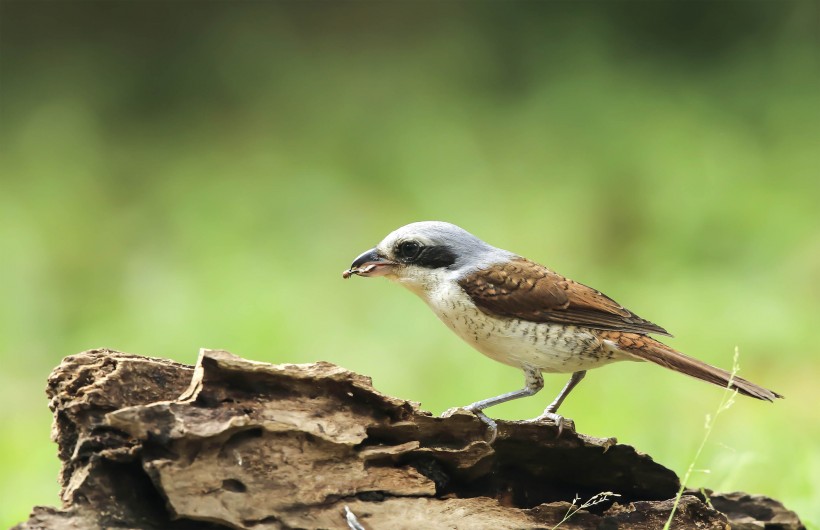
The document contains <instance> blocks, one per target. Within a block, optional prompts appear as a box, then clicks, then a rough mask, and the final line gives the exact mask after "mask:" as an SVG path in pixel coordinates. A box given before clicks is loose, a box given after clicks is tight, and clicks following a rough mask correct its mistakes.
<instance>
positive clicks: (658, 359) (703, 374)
mask: <svg viewBox="0 0 820 530" xmlns="http://www.w3.org/2000/svg"><path fill="white" fill-rule="evenodd" d="M605 338H606V339H609V340H612V341H613V342H615V343H616V344H617V345H618V347H619V349H621V350H622V351H625V352H627V353H629V354H631V355H634V356H635V357H637V358H639V359H641V360H644V361H650V362H653V363H655V364H658V365H660V366H663V367H665V368H669V369H671V370H674V371H676V372H680V373H682V374H686V375H689V376H692V377H695V378H697V379H700V380H702V381H707V382H709V383H712V384H714V385H717V386H722V387H724V388H726V387H727V386H730V381H731V388H732V389H734V390H737V391H738V392H739V393H741V394H743V395H744V396H749V397H753V398H757V399H762V400H765V401H774V400H775V399H777V398H782V397H783V396H781V395H780V394H778V393H777V392H773V391H771V390H768V389H766V388H763V387H762V386H758V385H756V384H754V383H752V382H751V381H747V380H745V379H743V378H742V377H738V376H734V377H732V374H731V373H729V372H727V371H726V370H723V369H721V368H716V367H714V366H712V365H709V364H706V363H705V362H703V361H699V360H697V359H694V358H692V357H689V356H688V355H684V354H682V353H680V352H678V351H675V350H673V349H672V348H670V347H669V346H667V345H665V344H663V343H662V342H659V341H657V340H655V339H652V338H650V337H647V336H646V335H639V334H637V333H623V332H608V333H607V336H606V337H605Z"/></svg>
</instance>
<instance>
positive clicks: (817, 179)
mask: <svg viewBox="0 0 820 530" xmlns="http://www.w3.org/2000/svg"><path fill="white" fill-rule="evenodd" d="M819 15H820V13H819V11H818V4H817V3H816V2H809V1H805V2H725V3H722V2H711V3H678V2H675V3H654V2H608V3H594V2H584V3H582V4H581V5H578V4H576V3H572V2H562V3H527V2H493V3H483V2H469V3H468V2H441V3H433V2H387V3H376V2H345V3H336V2H287V3H285V2H277V3H274V2H201V3H197V2H93V1H85V2H65V1H63V2H44V1H36V2H24V1H9V0H3V2H2V4H0V25H1V27H0V30H1V31H0V98H1V99H0V103H1V104H2V107H1V109H0V110H1V111H2V114H0V124H1V126H0V127H1V129H2V131H1V132H0V134H1V135H2V136H0V138H1V139H2V146H1V147H0V149H1V151H0V155H1V156H2V182H1V184H2V187H0V254H1V255H2V257H0V289H1V291H0V356H2V359H1V361H2V365H0V403H2V405H0V425H2V434H0V499H2V501H1V502H2V509H1V510H0V514H1V515H0V526H9V525H11V524H13V523H16V522H18V521H20V520H22V519H24V518H25V517H26V516H27V513H28V510H29V508H30V507H31V506H32V505H34V504H51V505H54V504H55V503H57V502H58V498H57V492H58V486H57V482H56V475H57V470H58V460H57V457H56V448H55V446H54V445H53V444H52V443H51V442H50V441H49V431H50V421H51V416H50V413H49V411H48V409H47V403H46V399H45V395H44V392H43V389H44V387H45V380H46V377H47V375H48V373H49V371H50V370H51V368H52V367H54V366H55V365H57V364H58V363H59V362H60V359H61V358H62V357H63V356H65V355H69V354H72V353H75V352H78V351H81V350H85V349H89V348H92V347H99V346H107V347H111V348H115V349H120V350H123V351H127V352H132V353H139V354H144V355H152V356H162V357H170V358H173V359H176V360H178V361H183V362H188V363H193V362H194V360H195V358H196V354H197V349H198V348H200V347H211V348H224V349H227V350H230V351H232V352H234V353H236V354H239V355H242V356H246V357H250V358H253V359H258V360H262V361H270V362H276V363H279V362H310V361H316V360H320V359H321V360H327V361H332V362H335V363H338V364H341V365H343V366H345V367H347V368H350V369H353V370H356V371H359V372H361V373H365V374H368V375H370V376H372V377H373V380H374V384H375V386H376V387H377V388H378V389H380V390H382V391H384V392H387V393H390V394H394V395H397V396H400V397H402V398H406V399H409V400H414V401H420V402H421V403H422V404H423V406H424V407H425V408H427V409H429V410H431V411H433V412H434V413H440V412H442V411H443V410H445V409H447V408H449V407H451V406H455V405H464V404H467V403H470V402H472V401H474V400H477V399H480V398H485V397H488V396H491V395H496V394H499V393H501V392H505V391H508V390H513V389H516V388H519V387H520V386H521V384H522V376H521V374H520V373H518V372H517V371H516V370H514V369H512V368H508V367H505V366H502V365H499V364H496V363H494V362H493V361H490V360H489V359H486V358H484V357H482V356H481V355H480V354H478V353H476V352H474V351H472V350H471V349H470V348H469V347H468V346H467V345H465V344H462V343H461V342H460V341H459V339H457V338H456V337H455V336H454V335H452V334H451V333H450V332H449V331H448V330H447V329H446V328H445V327H444V326H442V325H441V324H440V323H439V322H437V321H436V319H435V317H434V316H433V315H432V314H431V313H430V311H429V310H428V309H427V308H426V307H424V305H423V303H421V302H420V301H419V300H418V299H416V298H415V297H413V295H411V294H410V293H409V292H405V291H403V290H402V289H401V288H399V287H397V286H395V285H391V284H389V282H386V281H384V280H363V279H359V278H354V279H352V280H351V281H347V282H344V281H342V279H341V277H340V273H341V271H342V270H343V269H345V268H346V267H347V266H348V265H349V263H350V262H351V261H352V259H353V258H354V257H355V256H356V255H358V253H359V252H361V251H363V250H366V249H368V248H370V247H371V246H373V245H374V244H375V243H376V242H378V241H379V240H380V239H381V238H382V237H383V236H384V235H385V234H386V233H388V232H389V231H391V230H392V229H394V228H396V227H398V226H400V225H403V224H405V223H408V222H411V221H417V220H428V219H441V220H447V221H451V222H454V223H456V224H459V225H462V226H463V227H465V228H467V229H468V230H470V231H472V232H474V233H475V234H477V235H479V236H480V237H482V238H483V239H485V240H487V241H489V242H490V243H493V244H496V245H497V246H501V247H503V248H508V249H511V250H514V251H516V252H518V253H520V254H523V255H526V256H528V257H530V258H532V259H535V260H537V261H541V262H542V263H545V264H548V265H550V266H551V267H552V268H554V269H556V270H558V271H559V272H562V273H564V274H567V275H568V276H571V277H572V278H574V279H576V280H578V281H582V282H584V283H588V284H591V285H593V286H595V287H597V288H599V289H601V290H603V291H604V292H606V293H607V294H609V295H610V296H612V297H614V298H615V299H617V300H618V301H620V302H621V303H623V304H624V305H626V306H628V307H629V308H630V309H632V310H634V311H635V312H637V313H638V314H640V315H641V316H644V317H645V318H648V319H650V320H653V321H655V322H657V323H659V324H661V325H663V326H665V327H667V328H668V329H669V330H670V331H672V332H673V333H675V334H676V336H677V337H676V338H675V339H670V341H669V342H670V344H671V345H673V346H674V347H676V348H678V349H680V350H682V351H685V352H688V353H690V354H692V355H695V356H697V357H700V358H701V359H704V360H706V361H708V362H711V363H713V364H717V365H720V366H723V367H727V368H729V367H731V364H732V355H733V352H734V349H735V347H736V346H737V347H738V348H739V351H740V365H741V372H740V373H741V375H743V376H744V377H746V378H749V379H751V380H753V381H756V382H759V383H761V384H763V385H765V386H768V387H770V388H773V389H775V390H777V391H779V392H782V393H783V394H785V395H786V396H787V399H785V400H783V401H781V402H778V403H776V404H774V405H771V404H766V403H762V402H757V401H753V400H750V399H744V398H738V400H737V402H736V404H735V405H734V406H733V407H732V408H731V409H729V411H728V412H726V413H725V414H723V415H721V417H720V418H719V421H718V424H717V426H716V428H715V431H714V433H713V435H712V438H711V439H710V440H709V443H708V445H707V449H706V452H705V453H704V455H703V458H702V459H701V460H700V461H699V462H698V463H697V468H698V469H699V470H702V471H699V472H697V473H696V474H695V475H694V476H693V478H692V480H691V481H690V483H691V485H692V486H705V487H708V488H713V489H716V490H723V491H726V490H736V489H740V490H745V491H749V492H754V493H763V494H767V495H771V496H774V497H776V498H778V499H781V500H782V501H784V502H785V503H786V505H787V506H788V507H790V508H792V509H795V510H797V511H798V512H799V513H800V514H801V515H802V516H803V517H804V518H805V519H806V520H807V521H808V522H809V523H810V527H811V528H820V526H818V524H820V442H818V440H820V407H818V391H817V388H818V382H817V379H818V375H819V374H820V356H819V355H818V341H817V336H816V335H815V333H816V331H817V327H818V314H819V312H818V308H820V214H819V213H818V209H819V208H820V175H819V172H818V168H820V155H818V153H819V152H820V150H819V149H818V146H819V145H820V68H819V65H820V36H819V35H820V23H819V22H818V21H819V20H820V16H819ZM564 382H565V376H562V375H558V376H549V377H547V388H546V389H545V390H544V393H543V394H541V395H539V396H538V397H535V398H530V399H526V400H522V401H517V402H515V403H511V404H507V405H503V406H500V407H498V408H496V409H493V410H492V412H493V414H494V415H496V416H498V417H501V418H508V419H521V418H528V417H532V416H535V415H537V414H538V413H540V411H541V410H542V409H543V407H544V406H545V404H546V403H548V402H549V400H551V398H552V397H553V394H554V393H555V392H557V390H558V389H559V388H560V387H561V386H562V385H563V384H564ZM720 398H721V391H720V389H718V388H715V387H712V386H710V385H706V384H703V383H700V382H697V381H695V380H691V379H688V378H685V377H681V376H680V375H676V374H674V373H672V372H669V371H665V370H661V369H659V368H657V367H655V366H650V365H644V364H632V363H622V364H620V365H613V366H610V367H607V368H604V369H601V370H596V371H593V372H591V373H590V375H589V376H588V377H587V379H586V380H585V381H584V383H583V384H582V385H581V386H580V387H579V388H578V389H577V390H576V391H575V392H574V393H573V395H572V396H571V398H570V399H569V400H568V401H567V402H566V403H565V405H564V409H563V412H564V413H565V414H567V415H568V416H569V417H572V418H574V419H575V420H576V422H577V425H578V427H579V430H581V431H583V432H585V433H589V434H592V435H596V436H616V437H617V438H618V439H619V440H620V441H621V442H624V443H628V444H632V445H635V446H636V447H637V448H639V449H640V450H641V451H644V452H648V453H650V454H651V455H652V456H653V457H654V458H655V459H656V460H658V461H660V462H661V463H663V464H665V465H667V466H669V467H671V468H672V469H674V470H676V471H678V472H679V473H683V471H684V470H685V469H686V467H687V466H688V464H689V462H690V461H691V460H692V457H693V453H694V451H695V449H696V447H697V446H698V444H699V443H700V441H701V439H702V437H703V434H704V427H703V425H704V417H705V415H706V414H708V413H711V412H713V411H714V409H715V407H716V406H717V404H718V402H719V401H720ZM703 470H708V471H709V472H708V473H706V472H705V471H703Z"/></svg>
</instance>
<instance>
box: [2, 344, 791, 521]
mask: <svg viewBox="0 0 820 530" xmlns="http://www.w3.org/2000/svg"><path fill="white" fill-rule="evenodd" d="M47 393H48V396H49V398H50V407H51V409H52V411H53V412H54V426H53V432H52V437H53V439H54V440H55V441H56V442H57V444H58V446H59V456H60V459H61V461H62V471H61V475H60V480H61V484H62V493H61V497H62V502H63V506H62V508H60V509H56V508H46V507H36V508H35V509H34V512H33V514H32V516H31V518H30V519H29V520H28V521H27V522H25V523H22V524H20V525H18V526H17V527H16V528H18V529H21V530H22V529H40V528H49V529H81V528H82V529H89V528H110V527H127V528H135V529H146V530H148V529H171V530H183V529H195V528H196V529H206V530H208V529H224V528H238V529H254V530H269V529H270V530H273V529H286V528H309V529H314V528H315V529H318V528H339V529H347V528H356V525H357V524H358V525H360V527H362V528H365V529H367V530H376V529H379V530H380V529H402V528H413V529H418V528H425V529H436V528H467V529H535V528H540V529H543V528H553V527H555V526H556V525H558V524H559V523H560V527H559V528H564V529H581V528H583V529H586V528H597V529H609V528H619V529H658V528H661V527H662V526H663V524H664V522H665V521H666V519H667V517H668V516H669V512H670V510H671V509H672V504H673V498H674V496H675V494H676V492H677V491H678V488H679V484H680V483H679V479H678V477H677V476H676V475H675V474H674V473H673V472H672V471H670V470H669V469H667V468H665V467H663V466H662V465H660V464H658V463H656V462H654V461H653V460H652V458H651V457H649V456H647V455H644V454H641V453H639V452H637V451H636V450H635V449H634V448H632V447H630V446H628V445H622V444H618V443H617V442H616V441H615V439H612V438H610V439H598V438H592V437H589V436H585V435H583V434H576V433H574V432H568V431H567V430H564V432H563V433H562V434H561V436H557V435H558V432H557V429H556V428H555V427H553V426H552V425H542V424H532V423H525V422H505V421H499V422H498V423H499V433H498V437H497V439H496V440H495V441H494V442H493V443H492V444H488V443H487V442H486V441H485V440H484V435H485V430H484V425H483V424H482V423H481V422H479V421H478V420H477V419H476V417H475V416H473V415H472V414H469V413H466V412H458V413H456V414H454V415H453V416H451V417H449V418H437V417H433V416H431V415H430V413H428V412H425V411H422V410H420V409H419V407H418V404H416V403H411V402H408V401H404V400H401V399H397V398H394V397H391V396H387V395H384V394H382V393H380V392H378V391H376V390H375V389H373V387H372V385H371V381H370V379H369V378H367V377H365V376H362V375H359V374H356V373H353V372H350V371H348V370H345V369H344V368H341V367H339V366H335V365H333V364H330V363H325V362H318V363H312V364H302V365H296V364H280V365H271V364H266V363H260V362H255V361H250V360H246V359H241V358H239V357H236V356H234V355H231V354H230V353H228V352H224V351H218V350H202V352H201V353H200V357H199V360H198V362H197V365H196V366H195V367H191V366H186V365H182V364H178V363H175V362H172V361H168V360H164V359H153V358H147V357H141V356H136V355H128V354H124V353H120V352H115V351H111V350H92V351H88V352H84V353H81V354H78V355H74V356H70V357H67V358H65V359H64V360H63V362H62V364H61V365H60V366H59V367H57V368H56V369H55V370H54V372H53V373H52V374H51V376H50V377H49V381H48V389H47ZM606 492H609V493H610V494H609V495H606V496H605V499H606V500H603V501H602V502H598V503H595V504H593V505H592V506H589V507H587V508H585V509H582V510H579V511H575V508H576V507H578V506H579V505H580V504H582V503H584V502H585V501H587V500H588V499H590V498H593V497H594V496H595V495H598V494H601V493H606ZM707 493H708V496H709V499H708V502H705V501H706V499H704V498H703V495H702V494H701V493H695V492H689V493H687V494H685V495H684V496H683V497H682V499H681V501H680V504H679V506H678V508H677V510H676V512H675V516H674V522H673V525H672V527H673V528H676V529H677V528H700V529H725V528H728V525H729V523H731V527H732V528H736V529H737V528H741V529H752V528H755V529H760V528H764V527H765V528H778V529H784V530H785V529H795V530H796V529H802V528H804V527H803V525H802V524H801V523H800V520H799V519H798V517H797V516H796V515H795V514H794V513H793V512H790V511H788V510H786V509H785V508H784V507H783V506H782V505H781V504H780V503H778V502H776V501H773V500H771V499H768V498H765V497H759V496H750V495H746V494H742V493H733V494H727V495H719V494H714V493H711V492H707ZM612 494H615V495H612ZM597 498H598V499H601V497H600V496H599V497H597ZM573 499H579V500H576V502H575V504H574V505H573V504H572V502H573ZM346 509H347V511H346ZM568 511H570V512H571V513H572V515H571V516H570V517H569V518H568V519H567V520H565V521H563V522H561V521H562V519H564V517H565V516H566V515H567V513H568ZM346 513H349V514H350V515H349V518H346Z"/></svg>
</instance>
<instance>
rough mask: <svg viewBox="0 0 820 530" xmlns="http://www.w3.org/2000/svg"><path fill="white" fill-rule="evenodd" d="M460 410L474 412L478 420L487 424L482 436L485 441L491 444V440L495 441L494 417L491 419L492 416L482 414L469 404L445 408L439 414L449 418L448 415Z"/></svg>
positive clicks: (496, 426)
mask: <svg viewBox="0 0 820 530" xmlns="http://www.w3.org/2000/svg"><path fill="white" fill-rule="evenodd" d="M460 410H463V411H466V412H469V413H471V414H475V416H476V417H477V418H478V419H479V420H480V421H481V422H482V423H483V424H484V425H486V426H487V431H486V433H485V438H484V439H485V441H486V442H487V443H488V444H491V445H492V443H493V442H494V441H495V439H496V438H497V437H498V424H497V423H496V422H495V420H494V419H492V418H490V417H489V416H487V415H486V414H484V412H483V411H482V410H481V409H475V408H473V407H471V406H469V405H468V406H466V407H453V408H451V409H447V410H445V411H444V412H443V413H442V414H441V417H442V418H449V417H450V416H452V415H454V414H455V413H456V412H458V411H460Z"/></svg>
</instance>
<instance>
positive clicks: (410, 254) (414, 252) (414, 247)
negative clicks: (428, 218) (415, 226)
mask: <svg viewBox="0 0 820 530" xmlns="http://www.w3.org/2000/svg"><path fill="white" fill-rule="evenodd" d="M420 250H421V245H419V244H418V243H417V242H415V241H403V242H402V243H401V244H400V245H399V256H400V257H402V258H404V259H413V258H415V257H416V256H418V254H419V251H420Z"/></svg>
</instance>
